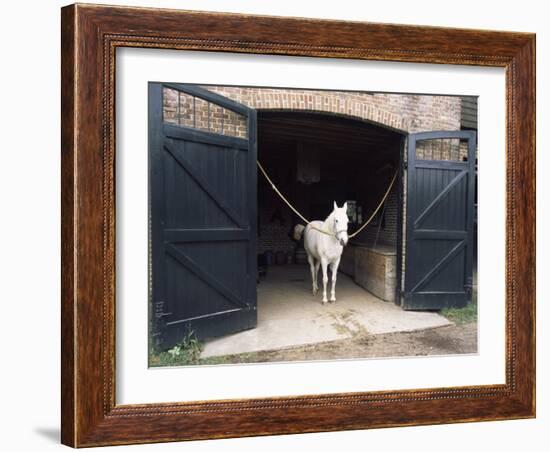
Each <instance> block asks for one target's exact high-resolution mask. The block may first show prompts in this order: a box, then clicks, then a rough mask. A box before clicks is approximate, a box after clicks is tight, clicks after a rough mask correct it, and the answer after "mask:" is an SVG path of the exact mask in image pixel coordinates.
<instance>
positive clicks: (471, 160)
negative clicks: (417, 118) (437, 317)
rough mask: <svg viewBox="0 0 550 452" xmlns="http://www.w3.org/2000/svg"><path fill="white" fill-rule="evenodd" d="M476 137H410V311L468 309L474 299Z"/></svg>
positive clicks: (407, 283)
mask: <svg viewBox="0 0 550 452" xmlns="http://www.w3.org/2000/svg"><path fill="white" fill-rule="evenodd" d="M475 159H476V135H475V132H471V131H459V132H426V133H416V134H410V135H409V137H408V153H407V193H406V199H407V205H406V209H407V215H406V231H407V232H406V248H405V277H404V278H405V281H404V289H405V290H404V297H403V300H402V303H403V307H404V308H405V309H411V310H414V309H442V308H445V307H463V306H465V305H466V304H467V302H468V300H470V299H471V293H472V278H473V265H472V264H473V258H474V254H473V249H474V247H473V245H474V243H473V242H474V240H473V238H474V196H475V193H474V190H475Z"/></svg>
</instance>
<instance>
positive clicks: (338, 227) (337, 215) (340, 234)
mask: <svg viewBox="0 0 550 452" xmlns="http://www.w3.org/2000/svg"><path fill="white" fill-rule="evenodd" d="M331 217H332V221H333V224H332V227H333V228H334V235H335V236H336V239H337V240H338V241H339V242H340V245H342V246H346V245H347V243H348V222H349V220H348V203H347V202H345V203H344V205H343V206H342V207H338V205H337V204H336V201H334V209H333V210H332V214H331Z"/></svg>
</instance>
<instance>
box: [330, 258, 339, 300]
mask: <svg viewBox="0 0 550 452" xmlns="http://www.w3.org/2000/svg"><path fill="white" fill-rule="evenodd" d="M338 265H340V259H338V260H337V261H335V262H333V263H332V264H330V272H331V273H332V289H331V291H330V301H336V275H337V274H338Z"/></svg>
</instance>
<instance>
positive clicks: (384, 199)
mask: <svg viewBox="0 0 550 452" xmlns="http://www.w3.org/2000/svg"><path fill="white" fill-rule="evenodd" d="M256 163H257V164H258V168H260V171H261V172H262V174H263V175H264V177H265V178H266V180H267V181H268V182H269V183H270V184H271V188H273V191H274V192H275V193H277V194H278V195H279V197H280V198H281V199H282V200H283V201H284V202H285V204H286V205H287V206H288V207H290V209H291V210H292V211H293V212H294V213H295V214H296V215H298V216H299V217H300V218H301V219H302V221H303V222H304V223H306V225H308V226H311V228H313V229H315V230H316V231H319V232H322V233H323V234H327V235H331V236H334V234H333V233H332V232H328V231H324V230H322V229H319V228H317V227H316V226H313V225H312V224H311V221H308V220H307V218H305V217H304V216H303V215H302V214H301V213H300V212H298V211H297V210H296V209H295V208H294V206H293V205H292V204H290V202H289V201H288V200H287V199H286V198H285V196H284V195H283V194H282V193H281V192H280V191H279V189H278V188H277V186H276V185H275V184H274V183H273V181H272V180H271V179H270V177H269V176H268V174H267V172H266V171H265V169H264V168H263V166H262V164H261V163H260V162H259V161H256ZM395 179H397V171H395V174H394V175H393V178H392V180H391V182H390V185H389V187H388V189H387V190H386V193H385V194H384V197H383V198H382V200H381V201H380V203H379V204H378V206H377V207H376V209H375V210H374V212H373V213H372V215H371V216H370V217H369V219H368V220H367V221H365V223H363V225H362V226H361V227H360V228H359V229H358V230H357V231H355V232H354V233H353V234H351V235H350V236H349V238H350V239H352V238H353V237H355V236H356V235H357V234H359V233H360V232H361V231H362V230H363V229H365V227H366V226H367V225H368V224H369V223H370V222H371V221H372V219H373V218H374V217H375V215H376V214H377V213H378V211H379V210H380V207H382V205H383V204H384V201H386V199H387V197H388V195H389V194H390V191H391V189H392V187H393V184H394V183H395Z"/></svg>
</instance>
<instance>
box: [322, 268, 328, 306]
mask: <svg viewBox="0 0 550 452" xmlns="http://www.w3.org/2000/svg"><path fill="white" fill-rule="evenodd" d="M327 267H328V262H327V260H326V259H321V269H322V270H323V303H326V302H327V301H328V300H327V283H328V276H327Z"/></svg>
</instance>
